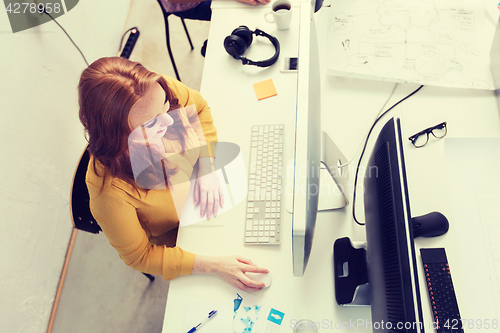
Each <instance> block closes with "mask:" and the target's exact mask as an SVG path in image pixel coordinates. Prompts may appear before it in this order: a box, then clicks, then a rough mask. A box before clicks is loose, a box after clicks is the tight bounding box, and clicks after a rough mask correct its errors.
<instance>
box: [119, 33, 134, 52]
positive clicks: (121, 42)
mask: <svg viewBox="0 0 500 333" xmlns="http://www.w3.org/2000/svg"><path fill="white" fill-rule="evenodd" d="M133 29H137V28H135V27H134V28H130V29H128V30H127V31H125V32H124V33H123V36H122V40H121V41H120V47H119V48H118V53H120V51H121V49H122V44H123V39H124V38H125V35H126V34H127V32H129V31H131V30H133Z"/></svg>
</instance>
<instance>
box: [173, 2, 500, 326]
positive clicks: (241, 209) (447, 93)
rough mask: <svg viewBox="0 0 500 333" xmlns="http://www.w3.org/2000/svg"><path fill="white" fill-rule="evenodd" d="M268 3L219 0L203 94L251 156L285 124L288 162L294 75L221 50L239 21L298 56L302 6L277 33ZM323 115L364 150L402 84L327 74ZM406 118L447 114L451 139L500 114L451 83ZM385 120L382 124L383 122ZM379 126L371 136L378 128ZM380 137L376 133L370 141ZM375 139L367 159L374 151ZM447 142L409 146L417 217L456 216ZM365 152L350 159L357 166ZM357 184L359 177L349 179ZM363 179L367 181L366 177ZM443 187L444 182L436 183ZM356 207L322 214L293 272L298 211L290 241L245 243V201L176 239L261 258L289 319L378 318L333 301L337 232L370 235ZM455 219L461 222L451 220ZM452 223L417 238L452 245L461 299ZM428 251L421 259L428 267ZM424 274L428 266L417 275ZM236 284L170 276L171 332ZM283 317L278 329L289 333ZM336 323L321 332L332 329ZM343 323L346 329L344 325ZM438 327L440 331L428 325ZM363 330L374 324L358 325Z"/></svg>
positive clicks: (401, 112)
mask: <svg viewBox="0 0 500 333" xmlns="http://www.w3.org/2000/svg"><path fill="white" fill-rule="evenodd" d="M267 10H268V8H267V7H266V6H262V7H253V8H245V10H241V9H238V8H217V9H214V10H213V13H212V23H211V28H210V34H209V44H208V50H207V57H206V60H205V68H204V73H203V82H202V88H201V93H202V95H203V96H204V98H205V99H206V100H207V101H208V103H209V105H210V106H211V109H212V113H213V116H214V122H215V126H216V127H217V129H218V135H219V140H220V141H229V142H233V143H236V144H238V145H239V146H240V148H241V149H242V154H243V157H244V158H245V163H246V164H247V165H248V159H249V155H250V153H249V146H250V143H249V138H250V129H251V125H254V124H275V123H283V124H285V142H286V143H285V150H284V158H285V161H287V160H288V159H291V158H292V156H293V142H294V119H295V96H296V95H295V93H296V79H297V77H296V74H290V73H286V74H282V73H280V72H279V66H278V65H274V66H272V67H270V68H267V69H262V68H256V67H251V66H242V65H241V63H240V62H239V61H236V60H234V59H232V58H231V57H230V56H229V55H228V54H227V53H226V52H225V50H224V48H223V39H224V38H225V36H226V35H229V34H230V33H231V31H232V30H233V29H234V28H236V27H237V26H239V25H247V26H248V27H249V28H250V29H252V30H253V29H255V28H256V27H258V28H260V29H262V30H264V31H266V32H267V33H269V34H271V35H274V36H276V37H277V38H278V39H279V41H280V44H281V48H282V50H281V57H282V56H286V55H296V53H297V36H298V27H297V22H298V11H297V10H295V11H294V18H293V21H292V27H291V29H290V30H288V31H278V30H277V29H276V28H275V26H274V25H273V24H269V23H267V22H266V21H265V20H264V16H263V15H264V13H265V12H267ZM322 11H323V9H322V10H321V11H320V12H319V13H317V14H316V24H317V28H318V33H319V34H320V36H319V44H320V51H321V50H323V51H324V46H325V41H324V38H326V37H325V34H322V33H321V32H322V31H325V27H324V22H326V20H323V19H322V18H323V16H324V15H325V14H326V11H324V12H322ZM273 52H274V49H273V47H272V46H270V43H269V42H268V41H267V40H266V39H264V38H261V37H259V38H257V40H255V39H254V42H253V44H252V47H251V48H250V49H249V50H248V51H247V53H246V54H245V55H246V56H247V57H248V58H250V59H252V60H261V59H265V58H268V57H270V56H271V55H272V54H273ZM269 78H272V79H273V81H274V84H275V86H276V89H277V92H278V95H277V96H276V97H271V98H269V99H265V100H262V101H257V99H256V97H255V93H254V90H253V87H252V84H253V83H256V82H259V81H262V80H265V79H269ZM322 81H323V86H322V96H323V98H322V99H323V105H322V119H323V121H322V123H323V124H324V128H323V130H325V131H327V132H328V133H329V134H330V136H331V137H332V138H333V139H334V141H335V142H336V143H337V145H338V146H339V147H340V148H341V149H342V150H343V152H344V154H345V155H346V157H347V158H348V159H349V160H350V159H352V158H353V157H357V156H358V154H359V152H358V151H357V150H358V147H359V145H360V144H361V143H362V141H363V140H364V136H365V135H366V133H367V131H368V129H369V127H370V125H371V123H372V122H373V120H374V118H375V117H376V116H377V114H378V112H379V111H380V108H381V107H382V105H383V104H384V102H385V101H386V99H387V98H388V96H389V95H390V93H391V91H392V89H393V87H394V84H393V83H387V82H378V81H361V80H354V79H348V78H336V77H327V76H326V75H325V76H324V77H323V78H322ZM417 87H418V86H417V85H400V86H399V87H398V89H397V90H396V91H395V93H394V96H393V98H392V99H391V101H390V102H389V103H388V106H390V105H392V104H394V103H395V102H396V101H398V100H400V99H401V98H403V97H404V96H406V95H407V94H408V93H409V92H411V91H413V90H414V89H416V88H417ZM389 116H399V117H400V118H401V119H402V127H403V128H402V130H403V136H405V137H409V136H410V135H412V134H414V133H416V132H418V131H420V130H422V129H424V128H426V127H429V126H432V125H435V124H437V123H439V122H441V121H447V122H448V137H498V136H500V121H499V113H498V109H497V104H496V100H495V97H494V93H493V92H491V91H479V90H452V89H446V88H435V87H428V86H426V87H424V88H423V89H422V90H421V91H420V92H419V93H418V94H417V95H415V96H413V97H411V98H410V99H409V100H407V101H405V102H403V103H402V104H400V105H399V106H398V107H397V108H396V109H395V110H394V111H392V112H391V113H390V115H388V116H387V119H389V118H388V117H389ZM384 123H385V122H384V121H381V122H380V126H377V129H380V128H381V126H382V125H383V124H384ZM377 129H376V130H375V131H374V134H373V137H372V138H375V137H376V134H377V133H378V131H377ZM371 143H373V141H371ZM370 147H371V144H369V146H368V149H367V153H366V155H365V158H366V159H365V161H366V160H367V157H368V156H369V154H370ZM443 147H444V146H443V140H432V142H430V144H428V145H427V146H426V147H425V149H418V150H416V149H415V148H413V147H412V146H411V144H410V142H409V141H408V142H407V143H406V145H405V147H404V149H405V158H406V167H407V169H406V170H407V177H408V186H409V192H410V193H409V194H410V198H411V212H412V215H413V216H417V215H422V214H425V213H428V212H430V211H435V210H437V211H441V212H442V213H443V214H445V215H447V216H451V213H452V212H451V208H450V203H449V201H448V197H449V196H447V180H446V177H445V176H444V175H445V171H444V170H445V166H444V158H443ZM356 162H357V160H355V161H354V162H353V163H352V164H353V167H355V164H356ZM351 182H352V178H351ZM359 183H362V181H359ZM432 189H438V190H432ZM357 202H358V205H357V208H358V209H357V216H358V219H359V220H364V218H363V206H362V196H358V201H357ZM351 209H352V206H351V205H349V206H348V207H347V208H346V209H343V210H339V211H335V212H328V213H319V214H318V218H317V224H316V231H315V235H314V244H313V248H312V252H311V257H310V260H309V264H308V267H307V270H306V272H305V274H304V276H303V277H302V278H295V277H293V274H292V259H291V216H290V214H288V213H286V212H285V213H284V215H283V218H282V244H281V245H280V246H277V247H276V246H244V245H243V227H244V225H243V221H244V216H245V201H244V202H242V203H241V204H239V205H238V206H236V207H235V208H233V209H232V210H230V211H228V212H226V213H224V214H223V215H220V216H218V217H217V218H215V219H211V220H210V221H205V222H202V223H199V224H196V225H192V226H189V227H186V228H182V229H181V230H180V231H179V236H178V242H177V243H178V245H179V246H181V247H182V248H183V249H185V250H187V251H191V252H194V253H200V254H207V255H229V254H237V255H242V256H244V257H247V258H249V259H251V260H252V261H254V263H256V264H257V265H259V266H262V267H266V268H268V269H269V270H270V271H272V273H273V276H274V282H273V285H272V286H271V287H270V288H269V289H267V290H262V291H259V292H256V293H255V295H256V296H259V297H262V298H265V299H266V300H268V301H270V302H272V303H274V304H276V305H277V306H280V305H282V306H286V308H287V310H289V311H290V312H289V313H290V314H291V315H290V316H289V317H287V318H285V321H286V322H287V323H289V322H290V320H293V319H296V320H299V319H302V318H307V319H311V320H313V321H315V322H320V323H322V322H323V321H324V320H326V321H328V322H330V321H331V322H332V323H336V322H339V323H344V322H349V320H352V321H354V322H355V321H356V320H358V319H364V320H368V321H370V320H371V314H370V308H369V307H364V308H345V307H340V306H338V305H337V304H336V302H335V296H334V285H333V283H334V282H333V281H334V279H333V265H332V258H333V255H332V248H333V243H334V241H335V239H337V238H340V237H344V236H349V237H350V238H351V239H352V240H356V241H362V240H364V239H365V236H364V228H363V227H359V226H357V225H356V224H355V223H354V222H353V220H352V215H351ZM451 222H452V223H453V221H451ZM453 228H454V226H453V225H452V227H451V229H450V231H449V232H448V233H447V234H446V235H444V236H442V237H437V238H434V239H417V240H416V241H415V243H416V247H417V248H419V247H446V249H447V254H448V260H449V262H450V266H451V267H452V271H453V273H452V274H453V280H454V284H455V288H456V290H457V292H456V293H457V297H458V299H459V302H460V299H462V296H463V294H462V293H463V291H462V290H463V288H462V285H461V278H460V274H459V272H460V267H459V266H460V264H461V259H462V260H463V258H457V255H456V251H454V249H456V247H457V244H456V239H455V237H454V232H453ZM419 260H420V259H419V258H418V260H417V262H418V266H419V269H420V261H419ZM419 276H420V277H421V276H422V275H421V274H420V275H419ZM420 289H421V291H420V292H421V296H422V308H423V311H424V320H425V321H427V322H428V321H429V318H431V316H430V311H429V306H428V297H427V294H426V293H427V291H426V289H425V288H423V287H422V286H421V288H420ZM234 291H235V290H234V288H233V287H232V286H230V285H229V284H227V283H226V282H224V281H222V280H219V279H218V278H216V277H213V276H204V275H190V276H182V277H179V278H177V279H175V280H174V281H172V282H171V284H170V290H169V295H168V300H167V307H166V312H165V319H164V324H163V325H164V326H163V332H164V333H167V332H168V333H178V332H179V333H181V332H183V324H184V315H185V308H186V304H188V303H189V302H192V301H206V300H228V299H232V298H233V296H234ZM460 310H461V313H462V317H463V318H467V305H464V304H461V303H460ZM287 323H284V324H283V325H282V326H283V328H282V330H281V331H280V332H291V331H292V330H291V328H290V325H289V324H287ZM333 329H334V327H329V328H328V329H322V330H320V332H329V331H333ZM336 331H342V330H336ZM428 331H429V332H431V331H432V330H428ZM359 332H371V331H370V330H363V329H360V330H359Z"/></svg>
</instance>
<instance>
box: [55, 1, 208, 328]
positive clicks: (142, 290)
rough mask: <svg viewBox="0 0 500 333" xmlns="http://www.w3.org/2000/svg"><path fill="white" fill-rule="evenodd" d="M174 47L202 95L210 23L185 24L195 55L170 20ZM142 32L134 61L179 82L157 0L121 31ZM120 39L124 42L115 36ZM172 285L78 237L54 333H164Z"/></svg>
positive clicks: (99, 240)
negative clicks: (204, 49) (202, 51)
mask: <svg viewBox="0 0 500 333" xmlns="http://www.w3.org/2000/svg"><path fill="white" fill-rule="evenodd" d="M169 23H170V35H171V44H172V50H173V53H174V57H175V60H176V63H177V67H178V70H179V75H180V77H181V80H182V82H183V83H184V84H186V85H187V86H189V87H191V88H194V89H196V90H199V88H200V84H201V75H202V72H203V63H204V58H203V57H202V56H201V54H200V49H201V46H202V45H203V42H204V41H205V39H207V36H208V29H209V26H210V23H209V22H200V21H193V20H186V25H187V27H188V30H189V33H190V35H191V39H192V41H193V44H194V47H195V49H194V50H193V51H191V49H190V47H189V43H188V41H187V38H186V35H185V33H184V29H183V28H182V25H181V20H180V19H179V18H178V17H176V16H173V15H171V16H170V17H169ZM134 26H135V27H138V28H139V31H140V36H139V39H138V41H137V44H136V46H135V48H134V50H133V52H132V55H131V57H130V59H131V60H134V61H139V62H141V63H142V64H143V65H144V66H146V68H148V69H150V70H153V71H156V72H159V73H162V74H166V75H169V76H171V77H175V74H174V70H173V68H172V65H171V62H170V58H169V56H168V52H167V49H166V44H165V25H164V20H163V15H162V13H161V10H160V8H159V4H158V3H157V1H155V0H132V5H131V10H130V13H129V17H128V19H127V24H126V26H125V27H124V29H123V31H126V30H127V29H129V28H131V27H134ZM117 38H121V36H117ZM168 286H169V283H168V282H167V281H164V280H162V278H161V276H158V277H156V280H155V281H154V282H152V283H150V282H149V280H148V279H147V278H146V277H145V276H144V275H142V274H141V273H140V272H137V271H135V270H133V269H131V268H129V267H127V266H125V264H124V263H123V261H122V260H121V259H120V258H119V257H118V254H117V253H116V251H115V250H114V249H113V248H112V247H111V245H109V243H108V240H107V239H106V237H105V236H104V235H103V234H102V233H101V234H98V235H93V234H89V233H86V232H83V231H79V232H78V234H77V237H76V242H75V246H74V249H73V254H72V256H71V260H70V264H69V268H68V273H67V276H66V280H65V283H64V288H63V290H62V293H61V298H60V302H59V306H58V309H57V312H56V316H55V320H54V325H53V328H52V332H53V333H70V332H71V333H80V332H81V333H101V332H102V333H114V332H116V333H135V332H138V333H139V332H140V333H146V332H147V333H156V332H161V328H162V326H163V315H164V311H165V302H166V299H167V293H168Z"/></svg>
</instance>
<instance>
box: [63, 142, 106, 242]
mask: <svg viewBox="0 0 500 333" xmlns="http://www.w3.org/2000/svg"><path fill="white" fill-rule="evenodd" d="M89 160H90V154H89V152H88V150H87V146H85V149H84V150H83V153H82V156H81V157H80V161H79V162H78V166H77V167H76V170H75V175H74V177H73V184H72V186H71V200H70V209H71V218H72V220H73V225H74V226H75V228H76V229H79V230H83V231H88V232H92V233H94V234H97V233H99V231H102V230H101V227H100V226H99V224H97V221H96V220H95V219H94V217H93V216H92V213H91V212H90V206H89V203H90V196H89V192H88V189H87V184H86V183H85V175H86V174H87V168H88V165H89Z"/></svg>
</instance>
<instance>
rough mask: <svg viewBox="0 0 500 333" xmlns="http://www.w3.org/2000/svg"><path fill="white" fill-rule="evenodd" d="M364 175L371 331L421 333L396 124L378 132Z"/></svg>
mask: <svg viewBox="0 0 500 333" xmlns="http://www.w3.org/2000/svg"><path fill="white" fill-rule="evenodd" d="M366 170H367V174H365V181H364V187H365V193H364V206H365V224H366V246H367V247H366V263H367V269H368V277H369V284H370V286H371V288H370V289H371V312H372V324H373V325H374V326H373V331H374V332H407V333H410V332H411V333H413V332H423V331H424V330H423V320H422V306H421V301H420V291H419V286H418V275H417V266H416V265H417V264H416V255H415V247H414V242H413V238H414V234H413V224H412V219H411V214H410V200H409V197H408V186H407V183H406V172H405V162H404V155H403V143H402V137H401V125H400V120H399V119H395V118H392V119H391V120H389V121H388V122H387V123H386V124H385V126H384V127H383V129H382V131H381V132H380V134H379V135H378V138H377V141H376V143H375V146H374V148H373V151H372V154H371V156H370V160H369V162H368V166H367V169H366ZM382 324H383V325H382Z"/></svg>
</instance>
